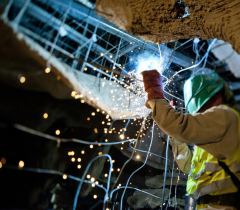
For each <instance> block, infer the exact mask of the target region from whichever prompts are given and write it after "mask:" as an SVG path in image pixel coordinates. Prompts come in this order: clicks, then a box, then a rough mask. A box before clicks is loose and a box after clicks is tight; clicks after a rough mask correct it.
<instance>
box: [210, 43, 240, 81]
mask: <svg viewBox="0 0 240 210" xmlns="http://www.w3.org/2000/svg"><path fill="white" fill-rule="evenodd" d="M212 52H213V54H214V55H215V56H216V57H217V58H218V59H219V60H220V61H222V62H225V63H227V65H228V67H229V69H230V70H231V72H232V73H233V74H234V76H235V77H238V78H240V55H239V54H238V53H237V52H236V51H235V50H234V49H233V48H232V45H231V44H229V43H227V42H224V41H222V40H217V41H216V43H215V46H214V47H213V49H212Z"/></svg>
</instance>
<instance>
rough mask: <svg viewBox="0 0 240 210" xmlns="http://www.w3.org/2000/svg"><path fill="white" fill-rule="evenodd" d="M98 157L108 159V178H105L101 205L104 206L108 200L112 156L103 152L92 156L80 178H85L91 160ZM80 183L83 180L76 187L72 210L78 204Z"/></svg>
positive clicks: (74, 209) (81, 183)
mask: <svg viewBox="0 0 240 210" xmlns="http://www.w3.org/2000/svg"><path fill="white" fill-rule="evenodd" d="M99 158H108V159H109V165H110V166H109V172H108V179H107V186H106V188H105V189H106V191H105V196H104V201H103V205H104V206H105V204H106V202H107V201H108V200H109V189H110V181H111V174H112V168H113V163H112V157H111V156H110V155H108V154H104V155H100V156H97V157H94V158H93V159H92V160H91V161H90V162H89V163H88V165H87V167H86V169H85V170H84V173H83V175H82V178H81V180H85V177H86V175H87V173H88V171H89V169H90V167H91V166H92V164H93V162H94V161H96V160H97V159H99ZM82 185H83V182H82V181H80V182H79V185H78V187H77V190H76V193H75V196H74V201H73V208H72V209H73V210H76V209H77V204H78V197H79V195H80V192H81V189H82Z"/></svg>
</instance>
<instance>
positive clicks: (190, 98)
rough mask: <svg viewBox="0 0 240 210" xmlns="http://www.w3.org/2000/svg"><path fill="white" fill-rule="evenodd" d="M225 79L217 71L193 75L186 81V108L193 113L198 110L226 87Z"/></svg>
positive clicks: (184, 91) (184, 90)
mask: <svg viewBox="0 0 240 210" xmlns="http://www.w3.org/2000/svg"><path fill="white" fill-rule="evenodd" d="M224 84H225V82H224V80H223V79H222V78H220V77H219V76H218V74H216V73H215V72H213V71H211V72H210V73H207V74H197V75H194V76H191V77H190V78H189V79H188V80H186V81H185V83H184V89H183V93H184V102H185V108H186V109H187V111H188V112H189V113H191V114H193V113H196V112H198V111H199V110H200V109H201V107H202V106H203V105H204V104H205V103H206V102H208V101H209V100H210V99H211V98H212V97H213V96H214V95H215V94H216V93H218V92H219V91H220V90H221V89H223V88H224Z"/></svg>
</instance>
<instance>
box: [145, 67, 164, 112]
mask: <svg viewBox="0 0 240 210" xmlns="http://www.w3.org/2000/svg"><path fill="white" fill-rule="evenodd" d="M142 75H143V83H144V89H145V91H146V92H147V94H148V101H149V100H152V99H164V95H163V90H162V81H161V75H160V74H159V72H158V71H157V70H149V71H143V72H142ZM148 108H149V107H148Z"/></svg>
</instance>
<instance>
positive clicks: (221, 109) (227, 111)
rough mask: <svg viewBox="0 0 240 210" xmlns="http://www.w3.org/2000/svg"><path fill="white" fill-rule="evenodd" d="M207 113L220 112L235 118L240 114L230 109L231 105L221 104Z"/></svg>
mask: <svg viewBox="0 0 240 210" xmlns="http://www.w3.org/2000/svg"><path fill="white" fill-rule="evenodd" d="M206 112H218V113H222V114H226V115H231V116H234V117H238V116H239V114H240V112H239V111H237V110H236V109H234V108H232V107H230V106H229V105H225V104H221V105H218V106H213V107H211V108H209V109H208V110H206Z"/></svg>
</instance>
